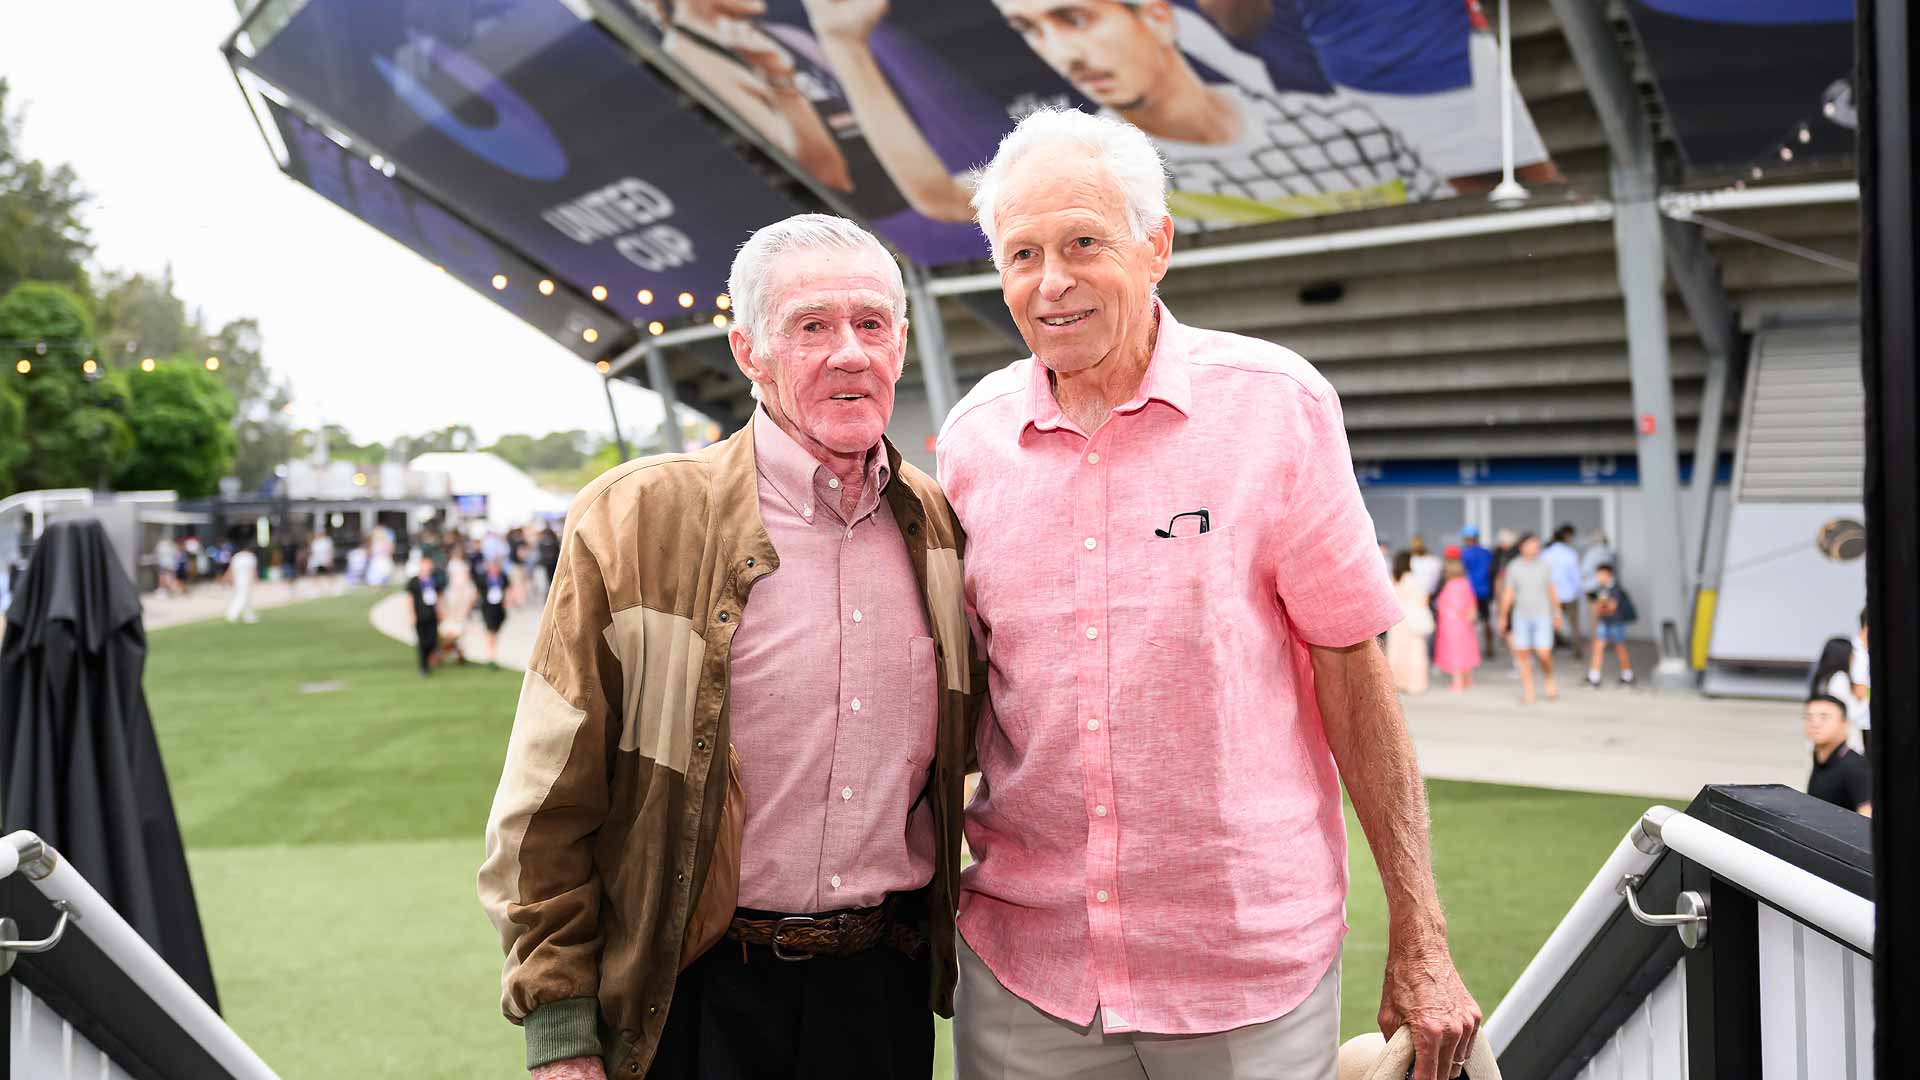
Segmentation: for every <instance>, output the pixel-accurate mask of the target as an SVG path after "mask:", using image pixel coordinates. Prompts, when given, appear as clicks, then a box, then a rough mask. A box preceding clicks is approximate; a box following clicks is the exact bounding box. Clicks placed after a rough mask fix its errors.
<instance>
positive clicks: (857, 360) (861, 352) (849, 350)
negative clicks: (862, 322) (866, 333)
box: [827, 324, 873, 371]
mask: <svg viewBox="0 0 1920 1080" xmlns="http://www.w3.org/2000/svg"><path fill="white" fill-rule="evenodd" d="M827 366H829V367H831V368H833V369H834V370H835V371H865V370H867V369H868V368H870V367H872V366H873V361H872V359H870V358H869V357H868V356H867V353H866V350H865V349H862V348H861V347H860V335H859V333H858V332H857V331H855V330H854V328H853V326H852V324H848V325H846V326H843V327H841V328H840V333H839V335H838V338H837V339H836V340H835V341H834V343H833V352H832V353H831V354H829V355H828V356H827Z"/></svg>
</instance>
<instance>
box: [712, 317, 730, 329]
mask: <svg viewBox="0 0 1920 1080" xmlns="http://www.w3.org/2000/svg"><path fill="white" fill-rule="evenodd" d="M713 325H715V326H717V327H719V328H720V329H722V330H725V329H726V328H727V317H726V316H725V315H715V316H714V317H713Z"/></svg>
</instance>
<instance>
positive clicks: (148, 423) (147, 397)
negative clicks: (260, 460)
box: [116, 354, 234, 498]
mask: <svg viewBox="0 0 1920 1080" xmlns="http://www.w3.org/2000/svg"><path fill="white" fill-rule="evenodd" d="M205 364H206V362H205V360H204V359H202V358H199V357H195V356H193V355H191V354H183V355H181V356H177V357H174V358H172V359H170V360H167V361H165V362H164V363H161V364H159V365H158V366H157V367H155V368H154V370H152V371H145V372H141V373H140V374H138V375H132V376H130V381H131V382H132V387H133V404H132V410H131V412H130V413H129V416H128V419H129V420H130V421H131V424H132V427H133V438H134V442H133V453H132V454H131V455H130V456H129V457H128V459H127V463H126V464H125V465H124V466H123V467H122V468H121V470H120V473H119V476H118V477H117V478H116V480H117V482H118V485H119V487H120V488H121V489H123V490H167V491H176V492H179V493H180V494H181V495H182V496H185V497H188V498H195V497H200V496H206V495H212V494H214V493H215V492H216V491H218V490H219V487H220V478H221V477H223V476H226V475H227V472H228V470H229V469H231V468H232V467H233V447H234V434H233V427H232V424H233V392H232V391H230V390H228V389H227V387H226V384H225V383H223V382H221V380H220V376H218V375H216V374H214V373H213V372H211V371H208V370H207V368H206V366H205Z"/></svg>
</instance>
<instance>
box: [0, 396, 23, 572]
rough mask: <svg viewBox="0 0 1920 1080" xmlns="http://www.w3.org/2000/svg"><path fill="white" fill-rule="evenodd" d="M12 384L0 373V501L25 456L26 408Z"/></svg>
mask: <svg viewBox="0 0 1920 1080" xmlns="http://www.w3.org/2000/svg"><path fill="white" fill-rule="evenodd" d="M15 381H16V380H13V379H9V378H7V377H6V373H5V372H0V498H5V497H6V496H7V495H8V494H10V493H11V492H13V491H14V490H16V488H15V486H14V483H13V467H14V466H15V465H18V464H20V462H22V461H24V460H25V459H26V456H27V407H26V404H25V403H24V402H22V401H21V400H20V393H19V391H17V390H15V389H14V388H13V383H14V382H15ZM0 572H4V571H0Z"/></svg>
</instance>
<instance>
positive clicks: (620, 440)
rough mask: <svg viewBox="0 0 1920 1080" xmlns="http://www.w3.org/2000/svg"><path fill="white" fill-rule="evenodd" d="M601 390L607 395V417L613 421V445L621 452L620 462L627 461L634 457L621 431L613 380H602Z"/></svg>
mask: <svg viewBox="0 0 1920 1080" xmlns="http://www.w3.org/2000/svg"><path fill="white" fill-rule="evenodd" d="M600 389H601V390H603V391H605V392H606V395H607V416H608V417H609V418H611V419H612V420H613V445H614V446H615V448H617V449H618V450H619V451H620V460H621V461H626V460H627V459H628V458H631V457H632V456H633V455H632V454H629V453H627V436H626V434H625V433H624V432H622V431H621V430H620V410H619V409H617V408H615V407H614V405H613V378H612V377H611V376H608V377H606V378H602V379H601V380H600Z"/></svg>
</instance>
